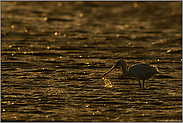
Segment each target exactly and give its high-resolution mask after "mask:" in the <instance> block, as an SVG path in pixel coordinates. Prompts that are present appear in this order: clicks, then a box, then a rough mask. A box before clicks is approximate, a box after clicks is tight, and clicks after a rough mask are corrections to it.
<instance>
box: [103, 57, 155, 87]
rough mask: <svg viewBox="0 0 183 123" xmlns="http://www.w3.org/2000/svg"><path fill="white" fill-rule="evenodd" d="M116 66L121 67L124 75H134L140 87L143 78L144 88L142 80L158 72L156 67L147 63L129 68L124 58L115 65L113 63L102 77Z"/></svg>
mask: <svg viewBox="0 0 183 123" xmlns="http://www.w3.org/2000/svg"><path fill="white" fill-rule="evenodd" d="M117 66H120V67H122V73H123V74H124V75H125V76H129V77H135V79H137V80H138V82H139V85H140V88H141V84H140V80H143V88H144V82H145V80H147V79H150V78H151V77H153V76H154V75H155V74H156V73H159V72H158V68H156V67H154V66H150V65H149V64H143V63H142V64H135V65H133V66H131V67H130V68H128V67H127V63H126V62H125V61H124V60H119V61H118V62H117V64H116V65H114V66H113V67H112V68H111V69H110V70H109V71H108V72H106V73H105V74H104V75H103V76H102V77H104V76H106V74H108V73H109V72H110V71H112V70H113V69H114V68H116V67H117Z"/></svg>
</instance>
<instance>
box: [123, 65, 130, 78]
mask: <svg viewBox="0 0 183 123" xmlns="http://www.w3.org/2000/svg"><path fill="white" fill-rule="evenodd" d="M122 73H123V74H124V75H125V76H130V72H129V70H128V69H127V66H126V65H123V66H122Z"/></svg>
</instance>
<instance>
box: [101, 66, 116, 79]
mask: <svg viewBox="0 0 183 123" xmlns="http://www.w3.org/2000/svg"><path fill="white" fill-rule="evenodd" d="M117 66H118V63H117V64H116V65H114V66H113V67H112V68H111V69H110V70H109V71H107V72H106V73H105V74H104V75H103V76H102V77H104V76H106V75H107V74H108V73H109V72H111V71H112V70H113V69H114V68H116V67H117Z"/></svg>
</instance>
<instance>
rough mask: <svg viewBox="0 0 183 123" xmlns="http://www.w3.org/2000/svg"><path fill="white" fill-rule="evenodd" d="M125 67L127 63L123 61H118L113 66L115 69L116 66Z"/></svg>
mask: <svg viewBox="0 0 183 123" xmlns="http://www.w3.org/2000/svg"><path fill="white" fill-rule="evenodd" d="M126 65H127V63H126V62H125V61H124V60H119V61H118V62H117V64H116V65H115V68H116V67H117V66H121V67H122V66H126Z"/></svg>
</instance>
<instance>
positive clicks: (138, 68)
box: [129, 64, 157, 77]
mask: <svg viewBox="0 0 183 123" xmlns="http://www.w3.org/2000/svg"><path fill="white" fill-rule="evenodd" d="M129 71H130V74H131V75H132V76H134V77H136V76H145V75H146V74H150V73H152V74H155V73H156V71H157V70H156V68H155V67H153V66H150V65H148V64H137V65H133V66H132V67H130V68H129Z"/></svg>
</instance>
